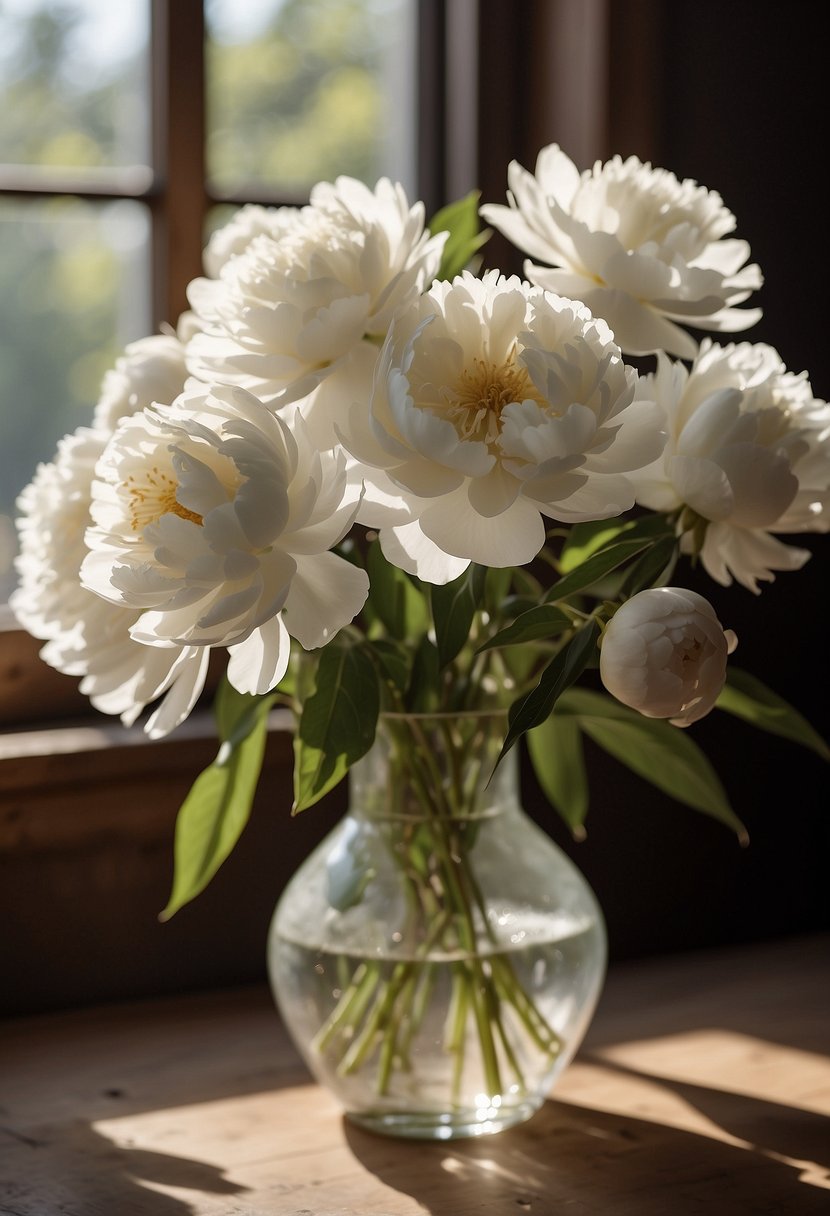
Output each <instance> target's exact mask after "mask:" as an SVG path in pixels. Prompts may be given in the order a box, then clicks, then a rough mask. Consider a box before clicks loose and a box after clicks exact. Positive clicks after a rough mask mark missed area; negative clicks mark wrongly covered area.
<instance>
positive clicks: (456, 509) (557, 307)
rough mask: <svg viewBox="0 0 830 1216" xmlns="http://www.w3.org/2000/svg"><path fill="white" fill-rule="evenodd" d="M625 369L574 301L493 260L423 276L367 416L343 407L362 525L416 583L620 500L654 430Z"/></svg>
mask: <svg viewBox="0 0 830 1216" xmlns="http://www.w3.org/2000/svg"><path fill="white" fill-rule="evenodd" d="M636 378H637V373H636V372H635V371H634V369H632V368H628V367H626V366H625V364H624V363H623V361H622V358H621V357H620V351H619V348H618V347H617V346H616V345H615V343H614V341H613V338H612V335H611V332H610V330H609V329H608V326H607V325H606V324H605V322H604V321H601V320H598V319H595V318H593V317H592V316H591V314H590V313H589V312H588V310H587V309H586V308H585V307H584V306H583V305H582V304H578V303H574V302H573V301H571V300H563V299H560V298H559V297H557V296H554V295H552V294H550V293H548V292H544V291H542V290H541V289H540V288H538V287H532V286H531V285H530V284H528V283H524V282H523V281H522V280H520V279H518V278H515V277H514V278H509V279H506V278H504V277H500V276H499V273H498V271H491V272H489V273H488V274H486V275H485V276H484V278H483V279H478V278H475V277H474V276H473V275H471V274H469V273H468V272H464V273H463V274H462V275H460V276H458V277H457V278H456V279H455V280H454V281H453V282H452V283H448V282H437V283H435V284H434V285H433V287H432V288H431V289H430V291H429V292H427V293H425V294H424V295H423V296H421V298H420V300H419V301H418V302H417V303H416V304H414V305H412V307H411V308H410V309H409V310H408V311H407V312H405V313H403V314H401V315H400V316H399V317H398V318H397V319H396V321H395V323H394V325H393V327H392V330H391V332H390V334H389V337H388V339H387V341H386V344H385V346H384V348H383V351H382V353H381V356H380V360H379V364H378V371H377V376H376V380H375V388H374V393H373V396H372V400H371V406H370V417H368V418H367V417H366V410H365V407H363V406H361V405H360V404H356V405H355V406H354V408H353V409H352V411H351V414H350V415H349V422H348V424H347V425H345V426H344V427H343V429H342V432H341V439H342V442H343V443H344V445H345V446H346V448H347V449H348V450H349V451H351V452H352V453H353V454H354V456H355V457H356V458H357V459H358V460H359V461H361V462H362V463H363V465H364V466H365V468H364V478H365V482H366V506H365V507H364V509H363V511H362V514H361V521H362V522H366V523H367V524H369V525H370V526H375V527H377V526H380V527H382V529H383V530H382V532H381V544H382V545H383V548H384V552H385V553H386V555H387V557H388V558H389V559H390V560H391V561H393V562H395V563H396V564H397V565H400V566H402V567H403V568H404V569H406V570H409V571H410V572H412V573H417V574H418V576H419V577H422V578H424V579H425V580H427V581H431V582H443V581H448V580H449V579H451V578H454V577H455V576H456V575H457V574H458V573H459V572H460V571H461V570H463V569H464V567H465V566H466V565H467V564H468V563H469V562H470V561H474V562H479V563H481V564H482V565H489V566H511V565H516V564H523V563H525V562H529V561H530V560H531V559H532V558H534V557H535V556H536V554H537V553H538V552H539V550H540V549H541V547H542V545H543V544H544V540H545V523H544V520H543V516H549V517H551V518H553V519H558V520H566V521H577V520H586V519H601V518H605V517H607V516H612V515H619V514H620V513H621V512H623V511H625V510H627V509H628V508H629V507H630V506H631V505H632V504H633V501H634V492H633V489H632V486H631V483H630V481H629V480H628V477H627V476H626V474H627V473H628V471H630V470H631V469H634V468H637V467H639V466H640V465H642V464H644V463H648V462H650V461H651V460H653V459H654V458H655V457H656V455H657V454H658V453H659V452H660V451H661V450H662V447H663V443H664V440H665V436H664V435H663V433H662V432H661V430H660V423H659V411H658V410H657V409H656V408H655V407H653V406H652V405H650V404H649V403H648V402H647V401H644V400H641V401H638V402H636V403H634V404H632V398H633V396H634V387H635V381H636ZM373 469H378V470H380V471H381V474H382V476H381V477H379V478H378V479H375V478H374V477H373ZM395 492H396V493H397V494H398V495H399V498H398V500H397V502H395V501H394V500H393V497H392V496H393V494H394V493H395ZM387 525H388V527H387Z"/></svg>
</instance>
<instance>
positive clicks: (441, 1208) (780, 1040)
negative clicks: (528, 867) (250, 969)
mask: <svg viewBox="0 0 830 1216" xmlns="http://www.w3.org/2000/svg"><path fill="white" fill-rule="evenodd" d="M828 961H830V938H828V937H827V936H824V935H817V936H815V937H810V938H798V939H794V940H792V939H780V940H777V941H775V942H770V943H766V944H755V945H751V946H747V947H741V948H739V949H735V948H728V949H726V948H724V949H721V950H717V951H707V952H695V953H692V954H687V955H683V956H673V957H670V958H658V959H651V960H648V961H644V962H637V963H626V964H620V965H617V966H616V967H614V968H613V969H612V971H611V973H610V975H609V978H608V982H607V985H606V989H605V992H604V995H603V998H602V1001H601V1003H600V1007H599V1010H598V1013H597V1016H596V1019H595V1021H594V1024H593V1027H592V1029H591V1031H590V1033H589V1036H588V1038H587V1040H586V1042H585V1044H584V1046H583V1048H582V1050H581V1051H580V1053H579V1054H578V1056H577V1059H576V1060H575V1061H574V1063H573V1064H572V1065H571V1067H570V1069H569V1070H568V1071H567V1072H566V1074H565V1075H564V1077H563V1078H562V1080H561V1081H560V1083H559V1085H558V1087H557V1089H556V1091H555V1097H553V1098H552V1099H549V1100H548V1101H547V1102H546V1103H545V1106H544V1107H543V1109H542V1110H541V1111H540V1112H539V1113H538V1114H537V1115H536V1116H535V1117H534V1118H533V1119H532V1120H530V1122H528V1123H526V1124H524V1125H523V1126H521V1127H518V1128H514V1129H511V1130H510V1131H507V1132H504V1133H502V1134H501V1135H499V1136H494V1137H483V1138H481V1139H479V1140H464V1141H456V1142H450V1143H442V1144H438V1143H436V1144H432V1143H414V1142H408V1143H402V1142H398V1141H395V1140H392V1139H387V1138H386V1137H381V1136H375V1135H372V1134H370V1133H367V1132H363V1131H360V1130H358V1129H356V1128H353V1127H351V1126H350V1125H349V1124H347V1123H345V1122H344V1121H343V1119H342V1117H341V1115H340V1112H339V1110H338V1109H337V1107H336V1106H335V1104H334V1102H333V1100H332V1099H331V1098H330V1097H328V1095H327V1094H326V1093H324V1092H323V1091H322V1090H320V1089H319V1088H317V1087H316V1086H315V1085H314V1084H312V1083H311V1082H310V1081H309V1079H308V1076H307V1074H306V1072H305V1070H304V1068H303V1066H302V1065H301V1063H300V1062H299V1060H298V1058H297V1056H296V1055H295V1053H294V1051H293V1049H292V1048H291V1047H290V1046H289V1045H288V1044H287V1042H286V1040H285V1038H284V1036H283V1033H282V1031H281V1029H280V1026H279V1024H278V1021H277V1017H276V1014H275V1012H274V1010H273V1007H272V1004H271V999H270V996H269V994H268V992H267V991H266V990H264V989H261V988H254V989H244V990H238V991H232V992H219V993H209V994H199V995H196V996H186V997H182V998H177V999H170V1000H162V1001H152V1002H150V1001H148V1002H141V1003H136V1004H132V1005H129V1006H113V1007H108V1008H97V1009H92V1010H88V1011H76V1012H70V1013H64V1014H58V1015H49V1016H42V1017H35V1018H28V1019H20V1020H15V1021H9V1022H5V1023H2V1024H0V1213H2V1214H3V1216H133V1214H136V1216H144V1214H145V1213H146V1214H147V1216H289V1214H290V1216H374V1214H376V1216H416V1214H423V1213H430V1214H432V1216H473V1214H476V1216H489V1214H493V1216H496V1214H498V1216H523V1214H524V1213H530V1216H543V1214H551V1216H552V1214H553V1213H556V1214H557V1216H572V1214H573V1216H583V1214H587V1216H595V1214H600V1213H601V1214H602V1216H618V1214H622V1213H625V1214H626V1216H628V1214H631V1216H651V1214H655V1216H656V1214H659V1216H687V1214H691V1213H702V1212H706V1213H707V1214H708V1216H729V1214H731V1213H747V1214H751V1216H766V1214H770V1216H772V1214H773V1213H774V1214H775V1216H789V1214H790V1213H792V1214H793V1216H796V1214H798V1216H801V1214H803V1216H807V1214H810V1213H819V1212H823V1213H825V1214H827V1213H830V1172H828V1167H829V1166H830V1119H829V1118H828V1116H829V1115H830V1061H828V1059H827V1049H828V1038H829V1037H830V1036H828V1022H829V1021H830V1001H828V996H830V989H829V988H828Z"/></svg>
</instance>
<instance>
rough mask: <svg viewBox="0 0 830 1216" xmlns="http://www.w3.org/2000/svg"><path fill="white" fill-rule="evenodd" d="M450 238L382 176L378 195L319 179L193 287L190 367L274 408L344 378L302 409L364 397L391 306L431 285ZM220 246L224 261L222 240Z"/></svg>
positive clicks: (354, 184)
mask: <svg viewBox="0 0 830 1216" xmlns="http://www.w3.org/2000/svg"><path fill="white" fill-rule="evenodd" d="M253 218H254V222H256V217H253ZM259 218H260V220H261V219H262V217H259ZM445 240H446V234H444V233H442V234H439V235H437V236H434V237H431V236H430V235H429V232H428V231H427V230H425V227H424V207H423V204H422V203H416V204H415V205H414V206H412V207H410V205H409V203H408V202H407V199H406V195H405V194H404V191H403V189H402V188H401V186H399V185H393V184H392V183H391V182H389V181H388V180H386V179H385V178H384V179H381V181H379V182H378V184H377V186H376V187H375V189H374V191H373V190H370V189H369V188H368V187H367V186H364V185H363V184H362V183H361V182H358V181H356V180H354V179H353V178H348V177H340V178H338V179H337V181H336V182H335V183H334V184H330V183H320V184H318V185H317V186H315V187H314V189H313V190H312V192H311V201H310V204H309V205H308V206H306V207H302V208H300V209H294V208H288V209H285V210H280V211H279V213H278V215H277V216H276V217H271V221H270V230H269V231H267V232H262V233H260V234H259V235H254V236H253V237H252V239H251V240H250V241H248V242H247V245H245V247H244V248H243V250H242V252H239V253H238V254H237V255H236V256H230V257H229V258H228V260H227V261H225V262H224V264H223V265H221V267H220V270H219V277H218V278H217V279H207V278H202V279H196V280H194V281H193V282H192V283H191V284H190V287H189V289H188V297H189V301H190V304H191V307H192V309H193V310H194V313H195V314H196V317H197V321H198V325H199V327H200V330H201V331H202V332H199V333H197V334H195V335H194V336H193V338H192V339H191V341H190V343H189V344H188V352H187V358H188V366H189V368H190V370H191V372H192V373H193V374H194V375H196V376H198V377H199V378H200V379H202V380H205V381H212V382H218V383H222V384H230V385H238V386H240V387H242V388H245V389H248V390H249V391H250V392H252V393H254V394H255V395H256V396H257V397H259V399H260V400H261V401H264V402H265V403H266V404H269V405H272V406H275V407H281V406H287V405H289V404H290V403H292V402H296V401H299V400H301V399H303V398H307V397H308V396H309V394H311V393H313V392H314V390H316V389H318V386H320V385H321V384H322V383H323V382H324V381H326V380H327V379H328V378H330V377H333V376H336V377H338V380H341V379H342V383H339V384H338V386H337V388H336V389H332V390H331V392H330V393H329V395H328V397H327V400H326V403H325V405H323V406H320V403H319V401H317V402H315V401H314V400H312V401H309V402H306V403H305V404H304V412H306V413H313V412H314V408H315V404H316V405H317V407H318V413H319V412H320V411H321V410H322V412H323V413H325V414H327V413H328V410H329V409H330V408H331V409H334V410H335V411H337V410H338V408H339V406H340V401H342V399H343V398H344V397H345V398H346V399H347V400H349V399H351V397H352V396H353V395H354V394H355V393H357V394H358V395H362V396H363V397H364V398H365V397H366V396H367V395H368V392H369V389H370V387H371V376H372V371H373V369H374V364H375V360H376V357H377V347H378V345H379V343H380V341H382V339H383V338H384V337H385V336H386V332H387V330H388V328H389V323H390V321H391V319H392V316H393V314H394V312H395V310H396V309H397V308H401V307H407V306H408V305H410V304H411V303H412V302H413V301H414V300H415V299H417V296H418V295H419V294H420V292H421V291H422V290H423V289H424V287H425V286H427V285H428V284H429V283H430V282H431V281H432V279H433V278H434V276H435V274H436V273H437V270H438V267H439V264H440V259H441V251H442V249H443V246H444V242H445ZM216 248H219V249H220V253H219V255H218V260H221V257H223V256H224V253H225V252H226V250H223V249H222V247H221V237H218V236H217V237H216V238H215V239H214V250H215V249H216ZM234 248H236V241H235V238H234V240H232V241H230V242H228V249H231V250H232V249H234ZM212 264H218V261H217V259H215V258H214V259H212ZM318 396H319V395H318ZM320 425H324V424H323V423H321V424H320ZM325 425H328V423H327V422H326V423H325ZM330 442H331V443H332V444H333V443H334V436H333V435H331V436H330Z"/></svg>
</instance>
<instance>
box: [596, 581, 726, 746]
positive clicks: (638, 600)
mask: <svg viewBox="0 0 830 1216" xmlns="http://www.w3.org/2000/svg"><path fill="white" fill-rule="evenodd" d="M737 644H738V639H737V638H736V636H735V634H734V633H733V632H732V630H731V629H726V630H724V629H723V627H722V626H721V623H720V621H719V620H718V618H717V616H716V615H715V610H714V609H713V607H712V605H711V604H710V603H709V601H708V600H706V599H704V598H703V596H702V595H698V594H697V593H696V592H694V591H687V590H686V588H685V587H655V588H652V589H651V590H649V591H641V592H640V593H639V594H638V595H634V596H632V598H631V599H630V600H626V602H625V603H624V604H623V605H622V607H621V608H619V609H618V610H617V612H616V613H615V614H614V616H613V617H612V619H611V621H610V622H609V624H608V626H607V627H606V629H605V632H604V634H603V638H602V649H601V651H600V663H599V670H600V675H601V677H602V682H603V684H604V685H605V687H606V688H607V689H608V691H609V692H610V693H611V694H612V696H614V697H616V698H617V700H618V701H622V702H623V704H624V705H630V706H631V707H632V709H636V710H639V712H640V713H641V714H644V715H645V716H646V717H647V718H669V719H670V720H671V722H672V724H673V725H674V726H689V725H690V724H691V723H692V722H696V721H697V720H698V718H702V717H704V716H705V715H706V714H708V712H709V710H710V709H711V708H712V706H713V705H714V704H715V701H716V700H717V698H718V696H719V694H720V691H721V689H722V688H723V684H724V680H725V678H726V656H727V655H729V654H731V653H732V651H733V650H734V649H735V647H736V646H737Z"/></svg>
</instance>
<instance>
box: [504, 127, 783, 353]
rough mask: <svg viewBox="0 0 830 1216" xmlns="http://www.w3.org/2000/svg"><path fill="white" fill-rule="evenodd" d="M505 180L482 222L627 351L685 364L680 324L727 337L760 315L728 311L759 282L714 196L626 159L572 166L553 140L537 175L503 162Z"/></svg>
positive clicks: (686, 342)
mask: <svg viewBox="0 0 830 1216" xmlns="http://www.w3.org/2000/svg"><path fill="white" fill-rule="evenodd" d="M508 183H509V187H510V189H509V191H508V201H509V204H510V205H509V206H507V207H505V206H502V205H499V204H487V205H486V206H484V207H482V208H481V215H482V217H483V218H484V219H485V220H486V222H487V223H489V224H492V225H493V227H494V228H497V229H498V230H499V232H501V233H503V234H504V235H505V236H506V237H507V238H508V239H509V240H510V241H512V242H513V244H515V245H516V246H518V248H520V249H522V250H524V252H525V253H527V254H529V255H530V257H531V258H533V259H536V261H533V262H532V261H528V262H526V263H525V274H526V275H527V277H528V278H529V279H530V280H531V281H532V282H534V283H537V284H538V285H539V286H540V287H545V288H548V289H549V290H551V291H556V292H559V293H560V294H561V295H564V296H570V297H572V298H574V299H578V300H582V301H584V303H585V304H586V305H587V306H588V308H590V310H591V311H592V312H593V313H594V314H595V315H596V316H600V317H604V318H605V320H606V321H607V322H608V324H609V325H610V327H611V329H612V330H613V331H614V338H615V340H616V341H617V343H618V344H619V346H620V347H621V348H622V350H623V351H625V352H626V353H627V354H630V355H643V354H650V353H653V352H655V351H657V350H661V349H662V350H665V351H667V352H668V353H669V354H674V355H679V356H681V357H682V358H684V359H692V358H694V355H695V352H696V350H697V343H696V342H695V341H694V340H693V339H692V338H691V337H690V336H689V335H688V334H687V333H686V332H685V331H684V330H683V329H681V328H680V327H679V325H678V324H677V323H678V322H679V323H680V325H687V326H692V327H695V328H698V329H706V330H719V331H730V332H732V331H736V330H743V329H747V328H749V326H750V325H754V324H755V322H756V321H757V320H758V319H759V317H760V315H761V313H760V310H758V309H747V310H740V309H736V308H735V307H734V305H736V304H740V303H742V302H743V301H744V300H745V299H747V297H748V296H749V294H750V293H751V292H752V291H753V290H755V289H756V288H758V287H760V286H761V283H762V278H761V273H760V270H759V268H758V267H757V266H756V265H754V264H753V265H749V266H746V265H744V263H745V262H746V260H747V258H748V257H749V246H748V245H747V243H746V242H745V241H741V240H734V239H731V240H725V239H724V237H725V236H726V234H727V233H729V232H732V231H733V230H734V228H735V218H734V216H733V215H732V213H731V212H730V211H728V210H727V209H726V207H724V205H723V202H722V200H721V197H720V195H719V194H716V193H715V192H714V191H711V190H706V189H705V188H704V187H703V186H699V185H698V184H697V183H696V182H694V181H691V180H688V179H686V180H684V181H679V180H678V179H677V178H676V177H675V176H674V174H672V173H669V172H667V171H666V170H665V169H653V168H652V167H651V165H650V164H643V163H642V162H641V161H640V160H638V159H637V157H635V156H629V157H628V158H627V159H626V160H622V159H621V158H620V157H619V156H615V157H614V158H613V159H612V160H610V161H608V162H606V163H605V164H601V163H600V162H599V161H598V162H597V163H596V164H595V165H594V167H593V169H589V170H586V171H585V172H584V173H580V172H579V171H578V169H577V168H576V166H575V165H574V163H573V162H572V161H571V160H570V159H569V157H567V156H566V155H565V153H564V152H563V151H562V150H561V148H559V147H558V145H557V144H551V145H550V146H549V147H547V148H544V149H543V150H542V151H541V152H540V154H539V157H538V160H537V162H536V175H535V177H534V176H533V175H532V174H530V173H528V172H527V170H526V169H523V168H522V167H521V165H519V164H517V163H516V162H515V161H513V162H511V164H510V168H509V171H508ZM537 262H544V263H547V265H546V266H540V265H538V264H537ZM550 267H553V269H550Z"/></svg>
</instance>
